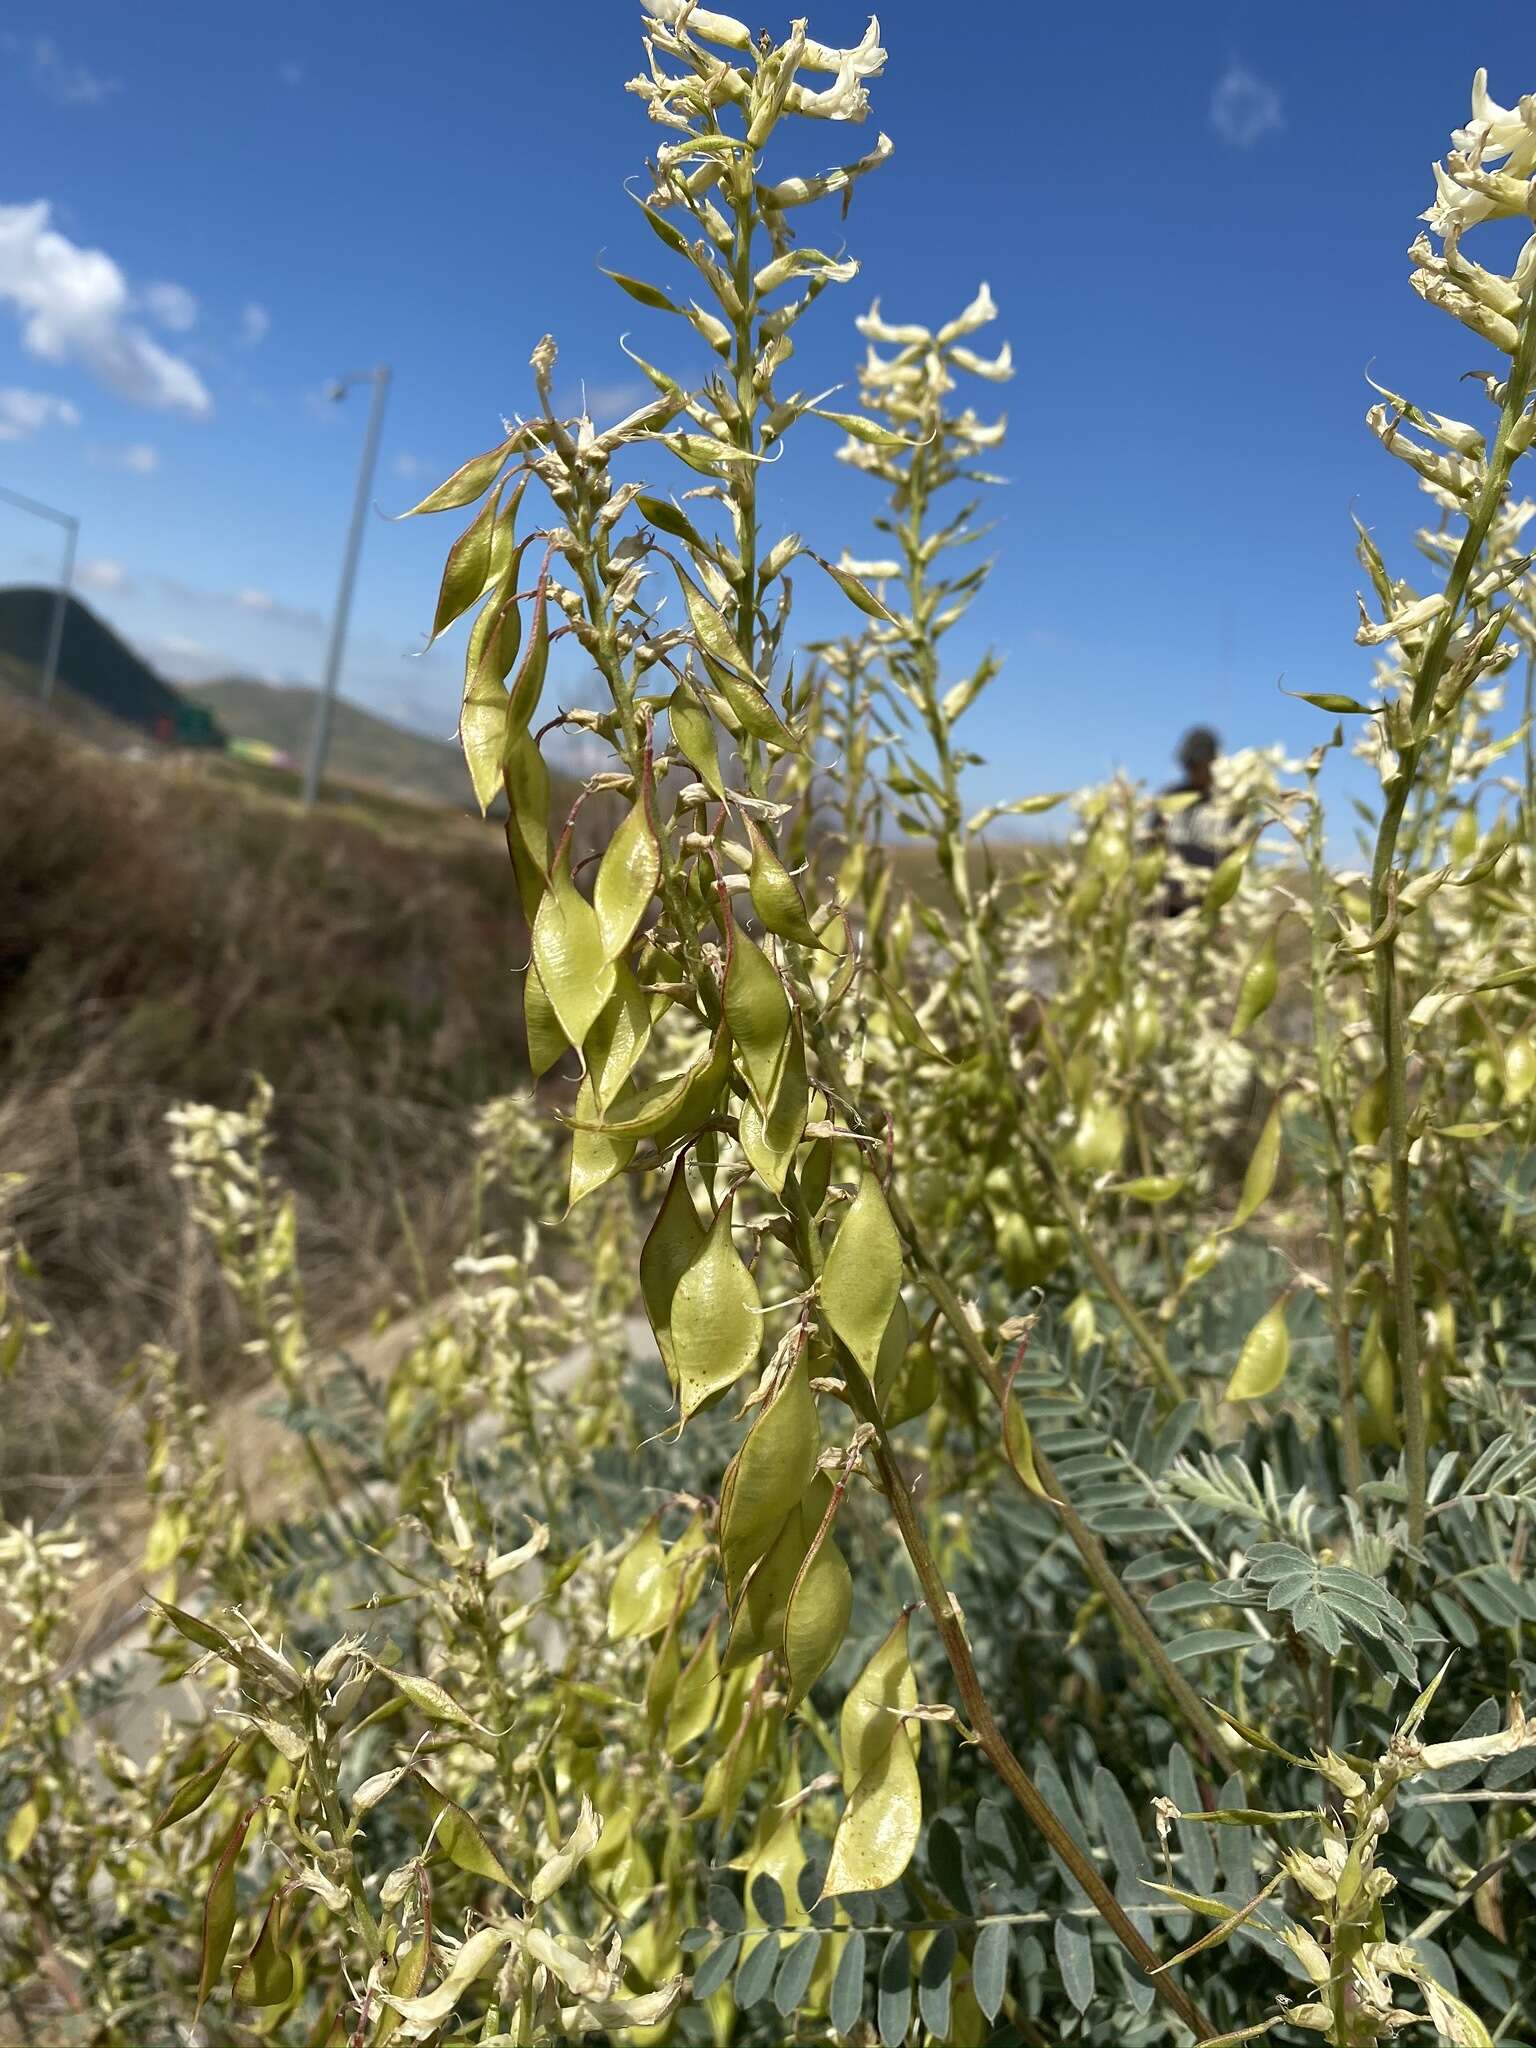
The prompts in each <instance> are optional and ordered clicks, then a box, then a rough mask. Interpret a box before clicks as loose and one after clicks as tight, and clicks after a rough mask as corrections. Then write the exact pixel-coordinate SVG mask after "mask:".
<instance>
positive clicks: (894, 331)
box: [853, 299, 933, 347]
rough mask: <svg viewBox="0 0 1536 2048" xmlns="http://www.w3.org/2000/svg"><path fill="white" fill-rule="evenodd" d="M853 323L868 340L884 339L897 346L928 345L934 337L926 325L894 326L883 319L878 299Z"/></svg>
mask: <svg viewBox="0 0 1536 2048" xmlns="http://www.w3.org/2000/svg"><path fill="white" fill-rule="evenodd" d="M853 324H854V326H855V327H856V328H857V329H858V330H859V332H860V334H862V335H863V336H864V338H865V339H866V341H883V342H887V343H894V344H896V345H897V346H909V345H912V344H916V345H918V346H920V347H921V346H926V344H927V343H928V342H930V341H932V339H933V335H932V333H931V332H930V331H929V329H928V328H926V327H918V326H915V325H911V324H909V325H907V326H905V327H897V326H893V325H892V323H891V322H890V321H889V320H884V319H882V318H881V316H880V301H879V300H878V299H875V300H873V301H872V302H871V304H870V308H869V311H868V312H867V313H860V314H859V315H858V317H857V318H856V319H855V321H854V323H853Z"/></svg>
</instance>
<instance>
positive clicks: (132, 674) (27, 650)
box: [0, 584, 223, 746]
mask: <svg viewBox="0 0 1536 2048" xmlns="http://www.w3.org/2000/svg"><path fill="white" fill-rule="evenodd" d="M53 606H54V593H53V591H51V590H44V589H39V588H37V587H35V586H31V585H26V584H16V585H13V586H11V587H10V588H8V589H0V656H5V657H8V659H9V662H10V664H12V665H13V668H12V672H13V673H15V672H17V671H18V670H21V669H27V670H35V671H37V672H39V674H40V672H41V670H42V667H43V663H44V660H45V658H46V651H47V647H48V634H49V628H50V626H51V624H52V620H53ZM59 681H60V682H61V683H62V684H64V685H65V686H66V687H67V688H69V689H70V690H72V691H73V692H74V694H75V695H76V696H77V697H81V698H84V699H85V700H86V702H87V703H89V704H93V705H95V706H96V707H97V708H98V709H99V710H101V711H104V712H107V713H108V714H109V715H110V716H111V717H113V718H115V719H120V720H121V721H122V722H123V723H124V724H125V725H131V726H136V727H137V728H138V729H139V731H141V732H146V733H152V734H155V735H156V736H158V737H159V738H162V739H178V740H180V741H182V742H183V743H184V744H190V745H199V746H218V745H219V744H220V743H221V742H222V740H223V734H222V733H221V732H220V731H219V728H218V725H217V722H216V719H215V718H213V717H211V716H210V715H209V709H208V708H207V707H203V706H196V705H190V704H189V703H188V702H187V700H186V698H185V697H183V696H182V695H181V694H180V692H179V691H176V690H173V689H172V688H171V686H170V684H169V683H167V682H165V681H164V680H163V678H161V677H160V676H158V675H156V673H155V671H154V670H153V669H152V668H151V667H150V665H149V663H148V662H147V661H145V660H144V659H143V658H142V657H141V656H140V655H137V654H135V653H134V651H133V649H132V648H131V647H130V646H129V645H128V643H127V641H126V640H123V639H121V638H119V636H118V635H117V634H116V633H114V632H113V630H112V628H111V627H110V626H109V625H108V624H107V623H106V621H105V619H100V618H98V617H97V616H96V614H95V612H93V611H92V610H91V608H90V606H89V605H87V604H83V603H82V602H81V600H80V599H79V598H78V597H71V598H70V599H69V601H68V605H67V608H66V610H65V613H64V634H63V638H62V640H61V641H60V643H59Z"/></svg>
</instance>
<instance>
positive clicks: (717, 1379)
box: [671, 1196, 763, 1421]
mask: <svg viewBox="0 0 1536 2048" xmlns="http://www.w3.org/2000/svg"><path fill="white" fill-rule="evenodd" d="M671 1321H672V1355H673V1359H674V1362H675V1364H676V1366H677V1386H678V1395H679V1399H680V1400H681V1403H682V1410H683V1419H684V1420H685V1421H686V1420H687V1418H688V1417H689V1416H690V1415H693V1414H695V1413H696V1412H697V1411H698V1409H699V1408H701V1407H702V1406H703V1404H704V1403H705V1402H706V1401H708V1400H710V1399H712V1398H713V1397H714V1396H715V1395H716V1394H722V1393H724V1391H725V1390H726V1388H727V1387H731V1386H734V1385H735V1384H736V1382H737V1380H739V1379H740V1378H741V1376H742V1374H743V1373H744V1372H745V1371H747V1369H748V1367H749V1366H752V1365H754V1364H755V1363H756V1362H757V1354H758V1351H759V1348H760V1346H761V1344H762V1333H763V1319H762V1305H761V1303H760V1301H759V1299H758V1293H757V1283H756V1281H755V1280H754V1279H753V1278H752V1275H751V1274H750V1273H749V1272H748V1270H747V1268H746V1266H745V1265H744V1264H743V1262H742V1260H741V1258H740V1257H739V1256H738V1254H737V1251H736V1246H735V1244H734V1243H733V1242H732V1239H731V1197H730V1196H727V1197H726V1199H725V1200H724V1201H723V1202H722V1203H721V1204H720V1207H719V1210H718V1211H717V1212H716V1215H715V1220H714V1222H713V1223H712V1224H711V1225H710V1228H709V1233H708V1235H707V1236H706V1237H705V1239H704V1242H703V1244H702V1245H700V1247H699V1249H698V1251H697V1252H696V1253H695V1254H694V1257H693V1259H692V1260H691V1261H690V1263H689V1266H688V1269H687V1271H686V1272H685V1273H683V1274H682V1275H681V1277H680V1278H679V1280H678V1283H677V1287H676V1290H675V1292H674V1293H673V1296H672V1316H671Z"/></svg>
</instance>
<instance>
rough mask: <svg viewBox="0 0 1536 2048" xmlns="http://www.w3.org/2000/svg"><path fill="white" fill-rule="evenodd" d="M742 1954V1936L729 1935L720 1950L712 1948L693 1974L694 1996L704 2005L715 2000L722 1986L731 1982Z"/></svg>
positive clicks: (721, 1944)
mask: <svg viewBox="0 0 1536 2048" xmlns="http://www.w3.org/2000/svg"><path fill="white" fill-rule="evenodd" d="M740 1954H741V1936H740V1934H739V1933H738V1934H728V1935H727V1936H726V1937H725V1939H724V1941H722V1942H721V1943H720V1945H719V1947H718V1948H712V1949H711V1950H710V1952H709V1954H708V1955H707V1956H706V1957H705V1958H704V1960H703V1962H702V1963H700V1965H699V1967H698V1968H697V1970H695V1971H694V1973H693V1995H694V1997H695V1998H696V1999H697V2000H698V2001H699V2002H700V2003H701V2004H702V2003H703V2001H704V2000H705V1999H706V1998H713V1997H714V1995H715V1993H716V1992H717V1991H718V1990H719V1989H720V1987H721V1985H722V1984H727V1983H729V1982H730V1976H731V1972H732V1970H734V1969H735V1967H736V1958H737V1957H738V1956H739V1955H740Z"/></svg>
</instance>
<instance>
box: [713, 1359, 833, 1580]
mask: <svg viewBox="0 0 1536 2048" xmlns="http://www.w3.org/2000/svg"><path fill="white" fill-rule="evenodd" d="M820 1454H821V1421H820V1418H819V1416H818V1414H817V1412H816V1397H815V1395H814V1394H813V1393H812V1392H811V1377H810V1356H809V1353H808V1352H806V1351H802V1352H801V1354H800V1356H799V1357H798V1358H797V1359H796V1360H795V1363H794V1365H793V1366H792V1367H791V1368H790V1371H789V1372H788V1374H787V1375H786V1377H785V1378H784V1380H783V1381H782V1383H781V1384H780V1386H779V1387H778V1389H777V1391H776V1392H775V1393H774V1394H773V1395H772V1396H771V1397H770V1399H769V1400H768V1401H767V1402H766V1403H765V1404H764V1406H763V1407H762V1408H761V1409H760V1411H759V1413H758V1416H757V1420H756V1421H755V1422H754V1423H753V1424H752V1427H751V1428H750V1429H749V1430H748V1431H747V1434H746V1437H745V1438H744V1440H743V1442H742V1446H741V1449H740V1450H739V1451H738V1452H737V1453H736V1455H735V1457H734V1458H733V1459H732V1460H731V1462H730V1464H729V1465H728V1466H727V1467H726V1473H725V1479H724V1481H723V1483H722V1486H721V1490H720V1555H721V1559H722V1561H723V1564H724V1567H725V1595H726V1601H727V1603H728V1605H730V1606H732V1607H734V1606H735V1605H736V1602H737V1601H738V1600H739V1599H740V1597H741V1589H742V1586H743V1585H744V1584H745V1582H746V1577H747V1574H748V1572H749V1571H750V1570H751V1569H752V1567H753V1565H755V1564H756V1563H757V1561H758V1559H759V1558H761V1557H764V1556H766V1554H767V1552H768V1551H769V1549H770V1548H771V1547H772V1544H773V1541H774V1539H775V1537H776V1536H777V1535H778V1533H779V1531H780V1529H782V1528H783V1526H784V1520H785V1503H786V1502H787V1501H797V1500H799V1499H800V1497H801V1496H802V1494H804V1492H805V1490H806V1488H807V1487H808V1486H809V1485H810V1483H811V1480H812V1478H813V1477H814V1476H815V1472H816V1460H817V1458H818V1457H819V1456H820Z"/></svg>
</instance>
